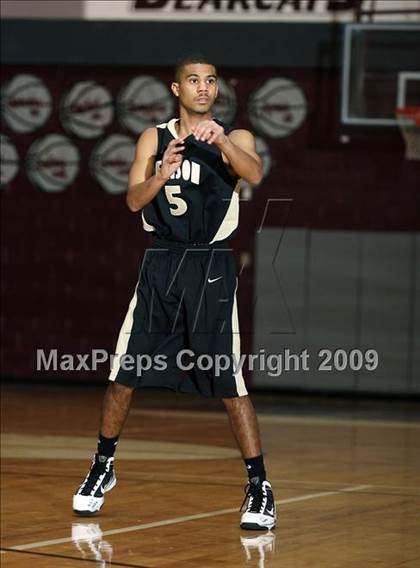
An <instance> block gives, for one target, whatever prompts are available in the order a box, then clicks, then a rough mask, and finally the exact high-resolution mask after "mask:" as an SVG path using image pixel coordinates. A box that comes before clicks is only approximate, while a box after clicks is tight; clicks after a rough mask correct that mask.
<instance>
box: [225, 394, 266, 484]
mask: <svg viewBox="0 0 420 568" xmlns="http://www.w3.org/2000/svg"><path fill="white" fill-rule="evenodd" d="M223 403H224V405H225V408H226V411H227V413H228V416H229V422H230V426H231V429H232V433H233V435H234V437H235V440H236V442H237V444H238V447H239V449H240V450H241V454H242V457H243V459H244V460H246V459H252V458H255V457H257V456H259V455H261V441H260V432H259V428H258V421H257V416H256V414H255V410H254V405H253V404H252V402H251V399H250V398H249V396H248V395H246V396H238V397H234V398H224V399H223ZM248 469H250V468H248ZM262 474H264V476H265V471H264V472H260V471H255V475H262Z"/></svg>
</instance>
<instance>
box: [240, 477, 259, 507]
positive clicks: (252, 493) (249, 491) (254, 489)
mask: <svg viewBox="0 0 420 568" xmlns="http://www.w3.org/2000/svg"><path fill="white" fill-rule="evenodd" d="M244 491H245V497H244V500H243V501H242V505H241V508H240V509H239V511H242V509H243V506H244V505H245V503H246V502H247V500H251V499H252V503H251V506H250V507H249V512H252V513H259V512H260V510H261V507H262V503H263V499H264V497H265V495H264V491H263V489H262V485H256V484H255V483H247V484H246V486H245V487H244Z"/></svg>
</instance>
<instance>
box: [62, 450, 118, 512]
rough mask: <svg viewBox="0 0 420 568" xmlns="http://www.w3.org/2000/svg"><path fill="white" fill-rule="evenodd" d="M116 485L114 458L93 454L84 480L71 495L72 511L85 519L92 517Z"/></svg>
mask: <svg viewBox="0 0 420 568" xmlns="http://www.w3.org/2000/svg"><path fill="white" fill-rule="evenodd" d="M116 483H117V478H116V477H115V472H114V458H107V457H106V456H100V455H98V454H95V457H94V458H93V460H92V465H91V466H90V470H89V472H88V474H87V476H86V478H85V480H84V481H83V483H82V485H81V486H80V487H79V489H78V490H77V491H76V493H75V494H74V495H73V511H74V512H75V513H76V514H77V515H81V516H85V517H86V516H89V515H94V514H95V513H97V512H98V511H99V510H100V508H101V507H102V505H103V503H104V500H105V497H104V495H105V493H106V492H107V491H111V489H112V488H113V487H115V485H116Z"/></svg>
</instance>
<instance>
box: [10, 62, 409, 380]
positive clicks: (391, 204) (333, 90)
mask: <svg viewBox="0 0 420 568" xmlns="http://www.w3.org/2000/svg"><path fill="white" fill-rule="evenodd" d="M18 73H32V74H36V75H37V76H39V77H41V78H42V79H43V81H44V82H45V84H46V85H47V86H48V87H49V89H50V91H51V92H52V93H53V97H54V107H53V112H52V114H51V117H50V118H49V120H48V122H47V123H46V124H45V125H44V126H43V127H42V128H40V129H38V130H36V131H35V132H32V133H29V134H18V133H16V132H13V131H12V130H11V129H10V128H9V127H8V125H7V124H3V125H2V133H3V134H5V135H7V136H8V137H9V139H10V140H11V142H12V143H13V144H14V145H15V146H16V148H17V150H18V153H19V156H20V158H21V161H22V162H24V157H25V155H26V153H27V150H28V148H29V146H30V145H31V144H32V142H33V141H34V140H35V139H37V138H40V137H42V136H44V135H46V134H49V133H52V132H54V133H63V134H66V135H67V136H69V137H70V138H71V139H72V140H73V142H74V143H75V145H76V146H77V147H78V148H79V150H80V154H81V162H80V172H79V174H78V176H77V177H76V179H75V181H74V183H73V184H72V185H71V186H70V187H68V188H67V189H66V190H64V191H63V192H61V193H56V194H52V193H46V192H44V191H42V190H40V189H39V188H37V187H35V186H34V185H33V184H32V183H31V182H30V181H29V180H28V178H27V174H26V172H25V168H24V167H23V164H22V165H21V168H20V171H19V173H18V174H17V176H16V177H15V179H14V180H13V181H12V182H11V183H10V184H9V185H8V186H6V187H4V188H2V191H1V216H2V228H1V230H2V251H1V252H2V255H1V261H2V291H1V300H2V317H1V331H2V360H1V374H2V376H3V377H11V378H33V379H34V380H38V379H40V378H45V377H48V378H55V379H57V378H63V379H72V380H73V379H81V378H83V379H84V380H98V379H99V378H103V377H105V375H106V367H102V368H101V370H100V371H98V372H97V373H96V374H94V373H89V374H88V373H83V372H79V373H78V372H74V373H52V372H49V373H42V374H40V373H36V372H35V350H36V348H43V349H45V350H47V349H53V348H57V349H59V351H60V352H61V353H72V354H75V353H88V352H90V351H91V349H93V348H104V349H107V350H109V351H111V352H113V350H114V347H115V340H116V336H117V333H118V329H119V326H120V325H121V322H122V319H123V317H124V314H125V311H126V309H127V305H128V302H129V299H130V297H131V295H132V292H133V288H134V286H135V282H136V276H137V270H138V262H139V259H140V257H141V254H142V251H143V250H144V248H145V247H146V246H147V243H148V242H149V241H148V237H147V235H146V234H145V233H144V232H143V230H142V228H141V224H140V218H139V216H138V215H133V214H132V213H130V212H129V211H128V209H127V208H126V205H125V198H124V196H123V195H109V194H107V193H106V192H105V191H104V190H103V189H102V188H101V187H100V186H99V184H98V182H97V181H95V180H94V179H93V178H92V176H91V174H90V172H89V166H88V163H89V156H90V154H91V151H92V149H93V147H94V145H95V144H96V143H97V140H96V139H93V140H81V139H78V138H77V137H76V136H72V135H69V134H68V133H66V132H65V131H64V130H63V128H62V126H61V123H60V121H59V116H58V105H59V99H60V97H61V95H62V94H63V92H64V91H66V89H68V88H69V87H70V86H71V85H73V84H74V83H75V82H76V81H80V80H87V79H95V80H97V81H98V82H100V83H101V84H103V85H105V86H106V87H108V89H109V90H110V91H111V93H112V94H113V95H114V96H116V95H117V93H118V92H119V90H120V89H121V87H122V86H123V85H125V84H126V83H127V82H128V81H129V80H130V78H131V77H132V76H135V75H141V74H149V75H153V76H155V77H157V78H159V79H161V80H162V81H164V82H165V83H169V82H170V80H171V71H170V70H169V69H160V68H159V69H156V68H154V69H147V68H145V69H139V68H138V67H136V68H134V67H131V68H130V67H101V68H89V67H70V66H45V67H36V68H31V67H26V68H22V67H13V66H4V67H3V71H2V83H3V82H5V81H7V80H8V79H9V78H10V77H13V76H14V75H16V74H18ZM221 74H222V76H224V77H225V78H226V79H236V81H237V82H236V86H235V90H236V95H237V97H238V112H237V120H236V124H237V125H238V126H240V127H245V128H251V126H250V123H249V120H248V107H247V104H248V100H249V96H250V94H251V93H252V92H253V91H254V90H255V89H256V88H258V87H259V86H260V85H261V84H262V83H263V82H264V81H265V80H266V79H268V78H270V77H278V76H279V77H288V78H290V79H292V80H294V81H295V82H297V83H298V84H299V85H300V87H301V88H302V89H303V91H304V93H305V95H306V98H307V100H308V102H309V108H308V115H307V118H306V120H305V122H304V123H303V125H302V126H301V127H300V128H299V129H298V130H297V131H296V132H295V133H293V134H292V135H291V136H289V137H286V138H279V139H270V138H269V137H267V136H264V139H265V141H266V142H267V143H268V145H269V147H270V151H271V154H272V160H273V165H272V169H271V172H270V174H269V176H268V177H267V179H266V180H265V181H264V182H263V184H262V186H261V187H260V188H259V189H258V190H257V191H256V192H255V195H254V197H253V199H252V201H249V202H242V204H241V207H242V211H241V225H240V230H239V233H238V236H237V238H236V239H235V243H234V245H235V248H236V249H237V251H238V252H241V251H252V250H253V243H254V236H255V231H256V229H257V227H258V226H259V225H260V223H261V220H262V216H263V212H264V208H265V204H266V199H268V198H273V197H287V198H292V199H293V202H292V204H291V206H290V204H281V205H280V206H279V207H278V208H276V207H275V208H273V209H272V210H270V211H269V214H268V215H267V218H266V223H265V224H266V225H271V226H279V225H282V224H284V223H287V224H288V225H289V226H296V227H305V226H307V227H313V228H331V229H342V230H362V229H363V230H373V231H375V230H385V231H388V230H389V231H410V230H415V229H417V230H418V228H419V217H418V215H419V192H418V180H419V179H420V177H419V167H418V163H417V164H416V163H414V162H412V163H409V162H407V161H406V160H405V159H404V155H403V143H402V140H401V137H400V134H399V132H398V130H396V129H387V128H385V129H370V130H361V129H353V130H347V131H346V132H344V130H343V129H342V128H341V127H340V126H339V120H338V107H339V73H338V72H335V71H334V72H332V71H329V72H323V73H320V72H317V71H316V70H309V69H308V70H294V71H292V70H290V69H287V70H282V69H264V70H257V69H253V70H245V69H223V70H221ZM110 133H124V134H129V135H130V136H133V135H132V134H131V133H129V132H128V131H126V130H125V129H124V128H123V127H122V126H121V125H120V124H119V122H118V120H117V118H116V117H114V120H113V122H112V123H111V124H110V126H109V127H108V128H107V129H106V134H107V135H108V134H110ZM343 133H345V134H347V135H349V136H350V141H349V143H347V144H341V143H340V141H339V137H340V136H341V135H342V134H343ZM134 138H135V137H134V136H133V139H134ZM252 281H253V274H252V266H251V267H250V268H249V269H246V270H245V271H244V272H243V274H242V275H241V278H240V296H239V309H240V320H241V324H242V328H243V330H244V337H243V349H244V351H247V350H250V349H251V345H252V343H251V335H250V332H252V314H251V310H249V305H250V304H251V303H252V298H253V291H252ZM246 332H248V333H246ZM248 352H249V351H248Z"/></svg>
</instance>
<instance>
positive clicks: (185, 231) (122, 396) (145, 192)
mask: <svg viewBox="0 0 420 568" xmlns="http://www.w3.org/2000/svg"><path fill="white" fill-rule="evenodd" d="M171 88H172V92H173V94H174V95H175V96H176V97H177V98H178V100H179V118H174V119H172V120H170V121H169V122H167V123H165V124H159V125H158V126H157V127H156V128H148V129H147V130H145V131H144V132H143V134H142V135H141V136H140V138H139V141H138V143H137V150H136V156H135V160H134V163H133V165H132V167H131V170H130V174H129V184H128V185H129V189H128V193H127V204H128V207H129V209H130V210H131V211H134V212H138V211H142V219H143V226H144V228H145V230H146V231H150V232H152V233H153V235H154V242H153V248H152V249H148V250H147V251H146V254H145V256H144V258H143V261H142V264H141V268H140V275H139V280H138V284H137V287H136V290H135V293H134V297H133V299H132V300H131V303H130V306H129V310H128V313H127V315H126V318H125V321H124V323H123V326H122V328H121V331H120V335H119V338H118V343H117V348H116V354H117V355H118V357H116V358H115V360H114V365H113V368H112V370H111V374H110V377H109V378H110V383H109V386H108V388H107V391H106V394H105V399H104V403H103V409H102V419H101V426H100V434H99V440H98V448H97V453H96V454H95V457H94V459H93V462H92V465H91V468H90V471H89V472H88V474H87V476H86V478H85V480H84V481H83V483H82V485H81V486H80V487H79V489H78V490H77V492H76V494H75V495H74V497H73V510H74V512H75V513H77V514H79V515H92V514H94V513H96V512H97V511H99V509H100V508H101V507H102V504H103V502H104V493H105V492H106V491H109V490H110V489H112V488H113V487H114V486H115V484H116V477H115V472H114V452H115V447H116V445H117V441H118V437H119V435H120V432H121V429H122V426H123V424H124V421H125V419H126V417H127V414H128V411H129V407H130V402H131V398H132V394H133V390H134V389H135V388H141V387H147V386H154V387H166V388H170V389H172V390H175V391H177V392H188V393H196V394H199V395H201V396H204V397H218V398H221V399H222V400H223V403H224V405H225V407H226V410H227V413H228V416H229V420H230V425H231V428H232V431H233V434H234V437H235V439H236V442H237V444H238V446H239V448H240V450H241V453H242V456H243V459H244V464H245V467H246V469H247V473H248V477H249V483H248V485H247V488H246V489H247V491H246V496H245V500H244V503H243V504H245V502H246V510H245V512H244V513H243V515H242V518H241V528H243V529H257V530H263V529H271V528H273V527H274V526H275V523H276V512H275V503H274V499H273V493H272V489H271V485H270V483H269V482H268V481H267V479H266V473H265V468H264V460H263V455H262V452H261V444H260V437H259V432H258V424H257V418H256V415H255V411H254V408H253V405H252V402H251V400H250V398H249V396H248V393H247V390H246V386H245V383H244V380H243V377H242V372H241V371H237V370H236V368H235V367H234V366H233V365H230V366H229V368H228V369H225V370H224V371H220V373H216V372H215V371H214V368H211V369H210V370H202V369H200V368H199V366H198V365H196V366H194V367H192V368H191V369H190V370H189V371H188V372H185V371H183V370H182V369H181V366H180V365H179V364H177V354H179V352H180V351H182V350H183V349H186V348H187V349H190V350H191V352H193V354H194V355H195V356H196V357H198V356H199V355H200V354H208V355H210V356H213V357H214V355H216V354H226V355H229V357H230V358H232V355H235V356H236V360H239V357H240V344H239V341H240V340H239V327H238V316H237V306H236V287H237V277H236V269H235V264H234V258H233V254H232V251H231V249H230V247H229V243H228V241H227V239H229V238H230V237H232V235H233V233H234V231H235V229H236V227H237V224H238V213H239V198H238V188H239V186H238V180H239V179H240V178H242V179H244V180H246V181H247V182H249V183H250V184H254V185H255V184H258V183H259V182H260V181H261V178H262V164H261V159H260V158H259V156H258V155H257V153H256V150H255V139H254V137H253V135H252V134H251V133H250V132H248V131H247V130H231V129H229V128H228V127H226V126H225V125H224V124H222V123H221V122H220V121H218V120H217V119H215V118H213V115H212V106H213V104H214V102H215V99H216V96H217V72H216V69H215V67H214V65H211V64H209V63H208V62H207V61H206V59H205V58H204V57H189V58H187V59H184V60H183V61H182V62H181V63H180V64H179V65H178V67H177V68H176V73H175V81H174V82H173V83H172V86H171ZM138 354H149V355H151V356H154V355H164V356H165V357H166V361H167V364H166V367H165V366H164V365H158V366H152V367H151V368H149V369H148V370H143V371H142V372H141V373H140V374H138V373H137V371H136V368H135V366H131V367H130V368H127V365H126V366H124V365H123V357H122V356H123V355H125V356H126V355H132V356H133V357H135V356H136V355H138ZM192 359H193V357H192V356H191V360H190V359H188V360H187V361H184V363H186V362H189V363H192V362H193V361H192Z"/></svg>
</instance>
